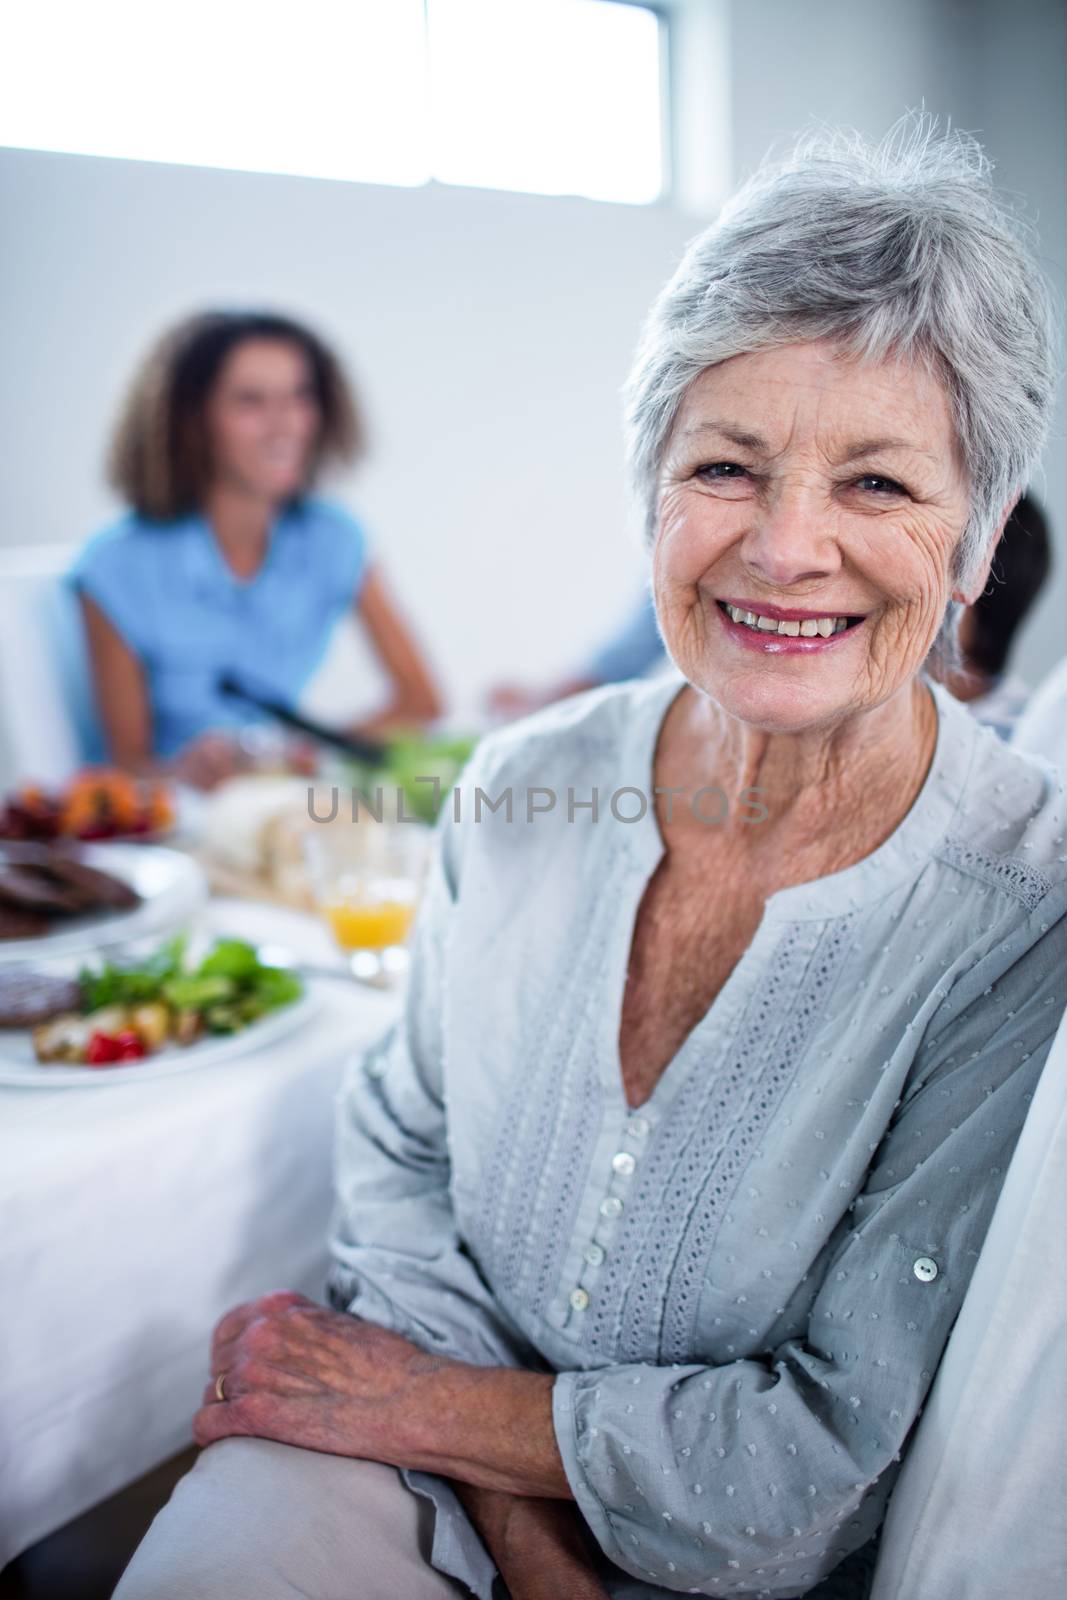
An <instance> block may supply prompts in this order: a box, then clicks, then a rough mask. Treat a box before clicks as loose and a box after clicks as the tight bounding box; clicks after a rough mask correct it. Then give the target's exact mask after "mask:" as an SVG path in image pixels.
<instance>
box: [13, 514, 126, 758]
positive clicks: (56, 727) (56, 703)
mask: <svg viewBox="0 0 1067 1600" xmlns="http://www.w3.org/2000/svg"><path fill="white" fill-rule="evenodd" d="M74 550H75V547H74V546H72V545H66V544H41V545H33V546H29V545H27V546H19V547H15V548H12V549H9V550H0V783H2V786H3V788H5V789H6V788H9V787H10V786H11V784H12V783H14V782H21V781H23V780H34V781H38V782H41V783H47V784H54V783H60V782H62V781H63V779H65V778H67V777H69V775H70V774H71V773H72V772H73V771H74V770H75V769H76V768H77V767H78V766H79V765H81V764H82V763H83V762H85V761H87V760H99V759H100V756H101V754H102V750H101V745H100V739H99V733H98V730H97V723H96V717H95V713H94V709H93V701H92V687H91V684H90V679H89V673H88V663H87V660H86V655H85V645H84V638H83V632H82V626H81V618H80V615H79V613H78V605H77V600H76V599H75V597H74V595H73V593H72V592H71V591H70V590H69V589H68V587H67V585H66V584H65V583H64V582H63V581H62V580H63V574H64V573H65V572H66V570H67V568H68V567H69V565H70V563H71V560H72V558H73V555H74Z"/></svg>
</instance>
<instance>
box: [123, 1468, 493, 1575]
mask: <svg viewBox="0 0 1067 1600" xmlns="http://www.w3.org/2000/svg"><path fill="white" fill-rule="evenodd" d="M435 1516H436V1512H435V1510H434V1507H433V1505H432V1504H431V1503H430V1501H429V1500H426V1499H425V1498H423V1496H421V1495H417V1494H413V1493H412V1491H411V1490H410V1489H409V1488H408V1487H407V1485H406V1484H405V1483H404V1481H403V1479H402V1478H401V1477H400V1474H399V1472H398V1471H397V1469H396V1468H395V1467H389V1466H385V1465H383V1464H382V1463H381V1462H380V1461H358V1460H352V1459H350V1458H348V1457H346V1456H328V1455H320V1454H319V1453H317V1452H316V1451H313V1450H298V1449H296V1448H294V1447H293V1446H292V1445H287V1444H275V1443H274V1441H273V1440H270V1439H244V1438H234V1439H221V1440H219V1442H218V1443H217V1444H213V1445H211V1446H210V1447H209V1448H208V1449H207V1450H205V1451H203V1452H202V1453H201V1455H200V1456H198V1458H197V1460H196V1464H195V1465H194V1467H193V1468H192V1471H191V1472H189V1473H187V1474H186V1476H185V1477H184V1478H182V1479H181V1481H180V1482H179V1484H178V1486H177V1488H176V1489H175V1491H174V1493H173V1495H172V1496H171V1498H170V1501H169V1502H168V1504H167V1505H166V1506H164V1508H163V1510H162V1511H161V1512H160V1513H159V1515H158V1516H157V1517H156V1519H155V1521H154V1522H153V1523H152V1526H151V1527H150V1528H149V1530H148V1532H147V1534H146V1535H145V1537H144V1539H143V1540H142V1541H141V1544H140V1546H139V1547H138V1549H137V1550H136V1551H135V1553H134V1557H133V1560H132V1561H131V1562H130V1565H129V1566H128V1567H127V1568H126V1571H125V1573H124V1574H123V1576H122V1579H121V1580H120V1582H119V1586H118V1588H117V1589H116V1590H115V1594H114V1597H113V1600H297V1597H300V1600H456V1596H457V1595H460V1596H466V1597H467V1600H470V1590H469V1589H468V1588H467V1586H466V1585H465V1584H461V1583H459V1582H457V1581H456V1580H455V1579H453V1578H448V1577H446V1576H445V1575H444V1574H443V1573H441V1572H437V1571H436V1570H435V1569H434V1568H433V1567H431V1565H430V1549H431V1546H432V1543H433V1526H434V1518H435ZM497 1587H498V1588H501V1589H502V1585H501V1584H500V1583H499V1580H497Z"/></svg>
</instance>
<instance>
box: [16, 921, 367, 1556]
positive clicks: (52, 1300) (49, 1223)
mask: <svg viewBox="0 0 1067 1600" xmlns="http://www.w3.org/2000/svg"><path fill="white" fill-rule="evenodd" d="M207 921H208V925H209V927H211V928H212V929H213V930H214V931H218V932H223V931H225V932H233V933H236V934H244V935H248V936H253V937H256V938H258V939H259V940H267V939H270V940H276V941H278V942H281V943H284V944H286V945H288V946H289V947H290V948H292V949H296V950H297V952H298V953H299V954H300V955H301V956H302V957H303V959H305V960H309V961H327V962H329V961H336V959H337V958H336V956H334V955H333V953H332V951H331V948H330V945H329V941H328V939H327V936H326V934H325V932H324V931H323V930H322V929H320V928H319V926H318V925H317V923H315V922H314V920H313V919H312V918H309V917H303V916H300V915H298V914H296V913H287V912H278V911H274V910H272V909H270V908H265V907H263V906H251V905H248V904H244V903H239V902H233V901H215V902H213V903H212V905H211V906H210V908H209V910H208V912H207ZM317 988H318V989H319V991H320V993H321V1009H320V1010H319V1011H318V1012H317V1013H316V1015H315V1016H314V1017H313V1018H312V1019H310V1021H309V1023H308V1025H307V1027H306V1028H305V1029H303V1030H301V1031H300V1032H298V1033H294V1034H290V1035H288V1036H287V1037H285V1038H283V1039H281V1040H279V1041H278V1042H277V1043H276V1044H274V1045H272V1046H270V1047H268V1048H265V1049H263V1050H261V1051H257V1052H254V1053H252V1054H250V1055H248V1056H246V1057H240V1058H238V1059H236V1060H232V1061H226V1062H221V1063H219V1064H218V1065H217V1066H215V1067H205V1068H204V1069H203V1070H197V1071H193V1070H190V1071H189V1072H187V1073H181V1074H177V1075H175V1076H174V1077H169V1078H162V1079H159V1080H158V1081H156V1082H150V1083H143V1084H115V1085H112V1086H110V1087H106V1086H103V1085H102V1086H100V1087H94V1088H85V1089H65V1090H61V1089H51V1090H32V1089H0V1305H2V1312H0V1567H2V1566H3V1565H4V1563H5V1562H7V1561H10V1560H12V1559H13V1558H14V1557H15V1556H16V1555H17V1554H19V1552H20V1551H22V1550H24V1549H25V1548H26V1547H27V1546H28V1545H30V1544H33V1543H34V1542H35V1541H36V1540H38V1539H41V1538H43V1537H44V1536H45V1535H46V1534H48V1533H50V1532H52V1531H53V1529H55V1528H58V1527H61V1526H62V1525H63V1524H64V1523H65V1522H67V1521H69V1519H70V1518H71V1517H74V1516H77V1515H78V1514H79V1513H80V1512H82V1511H84V1510H86V1509H87V1508H88V1507H90V1506H92V1505H95V1504H96V1503H97V1502H98V1501H100V1500H102V1499H105V1498H106V1497H107V1496H108V1495H109V1494H112V1493H114V1492H115V1491H116V1490H117V1489H119V1488H121V1487H123V1486H124V1485H125V1484H128V1483H131V1482H133V1481H134V1480H135V1479H136V1478H138V1477H140V1476H141V1474H142V1473H144V1472H146V1471H148V1470H149V1469H150V1468H151V1467H153V1466H155V1465H157V1464H158V1463H159V1462H161V1461H164V1460H166V1458H167V1457H168V1456H171V1455H173V1454H174V1453H175V1452H176V1451H178V1450H180V1449H182V1448H183V1447H184V1446H185V1445H187V1444H188V1443H189V1442H190V1440H191V1437H192V1436H191V1432H190V1422H191V1419H192V1415H193V1412H194V1411H195V1409H196V1408H197V1406H198V1405H199V1403H200V1395H201V1391H202V1389H203V1387H204V1383H205V1381H206V1378H207V1360H208V1342H209V1337H210V1332H211V1329H212V1327H213V1325H214V1323H215V1322H216V1320H217V1319H218V1317H219V1316H220V1315H221V1314H222V1312H223V1311H225V1310H227V1309H228V1308H229V1307H230V1306H232V1305H235V1304H237V1303H238V1302H240V1301H242V1300H248V1299H250V1298H252V1297H254V1296H256V1295H258V1294H262V1293H265V1292H266V1291H267V1290H270V1289H289V1288H291V1289H299V1290H301V1291H303V1292H304V1293H305V1294H308V1295H311V1296H312V1297H313V1298H317V1299H321V1298H322V1294H323V1283H324V1276H325V1270H326V1250H325V1237H326V1228H327V1224H328V1221H329V1211H330V1194H331V1161H332V1119H333V1110H334V1100H335V1096H336V1092H337V1088H338V1086H339V1082H340V1075H341V1071H342V1068H343V1064H344V1062H345V1060H346V1058H347V1057H348V1055H349V1054H350V1053H351V1051H352V1050H353V1048H355V1047H358V1046H359V1045H361V1044H364V1043H366V1042H367V1041H369V1040H370V1039H371V1038H373V1037H374V1036H375V1035H376V1034H377V1033H379V1032H380V1031H381V1030H382V1029H383V1028H384V1027H385V1026H386V1025H387V1023H388V1022H389V1020H390V1018H391V1017H392V1016H393V1014H394V1012H395V1010H396V1007H397V1004H398V1000H397V998H396V997H395V996H390V995H386V994H377V993H375V992H374V991H373V990H367V989H359V988H357V987H356V986H355V985H351V986H349V985H348V984H345V983H343V982H338V981H331V980H329V979H327V980H325V981H321V982H320V983H319V984H318V985H317Z"/></svg>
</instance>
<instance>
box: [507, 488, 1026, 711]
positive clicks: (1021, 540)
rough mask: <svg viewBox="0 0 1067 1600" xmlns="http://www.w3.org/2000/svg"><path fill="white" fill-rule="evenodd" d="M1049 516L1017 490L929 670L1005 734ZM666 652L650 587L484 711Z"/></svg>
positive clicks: (1020, 686) (1022, 692)
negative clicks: (543, 680)
mask: <svg viewBox="0 0 1067 1600" xmlns="http://www.w3.org/2000/svg"><path fill="white" fill-rule="evenodd" d="M1051 564H1052V562H1051V552H1050V544H1049V528H1048V520H1047V518H1046V517H1045V513H1044V512H1043V511H1042V509H1041V507H1040V506H1039V505H1038V503H1037V501H1036V500H1034V499H1032V498H1031V496H1030V495H1023V497H1022V499H1021V500H1020V501H1019V504H1018V505H1017V506H1016V507H1015V510H1014V511H1013V513H1012V515H1011V519H1010V521H1009V522H1008V525H1007V527H1006V528H1005V530H1004V537H1003V538H1002V539H1001V541H1000V544H999V545H998V547H997V553H996V556H995V558H994V561H993V566H992V570H991V573H990V579H989V583H988V585H987V586H986V588H985V590H984V592H983V593H982V594H980V595H979V596H978V599H977V600H976V601H975V602H974V604H973V605H972V606H968V608H967V610H966V611H965V612H964V613H963V616H962V618H961V619H960V627H959V638H958V649H959V656H960V661H959V664H958V665H957V666H956V667H955V668H954V669H945V670H944V671H941V672H939V671H937V670H935V671H934V676H940V677H941V678H942V680H943V681H944V683H945V684H946V686H947V687H948V688H949V689H950V690H951V691H952V693H953V694H954V695H955V696H956V699H957V700H962V701H964V702H965V703H966V704H967V706H968V708H969V709H970V711H972V712H973V714H974V715H975V716H976V717H977V718H978V721H979V722H983V723H986V724H988V725H989V726H990V727H991V728H993V729H995V731H996V732H997V733H999V734H1000V736H1001V738H1003V739H1006V738H1008V737H1010V734H1011V731H1012V728H1013V727H1014V725H1015V722H1016V721H1017V719H1018V717H1019V715H1020V714H1021V712H1022V710H1023V707H1024V706H1025V705H1026V702H1027V699H1028V697H1029V693H1030V690H1029V686H1028V685H1027V684H1026V683H1025V682H1024V680H1023V679H1022V678H1020V677H1018V676H1016V674H1014V673H1009V671H1008V666H1009V662H1010V657H1011V652H1012V649H1013V647H1014V644H1015V640H1016V637H1017V635H1018V632H1019V629H1020V628H1021V627H1022V624H1023V622H1024V621H1025V620H1026V618H1027V616H1028V615H1029V613H1030V611H1031V609H1032V607H1033V605H1034V602H1035V601H1036V599H1037V597H1038V595H1039V594H1040V593H1041V590H1042V589H1043V588H1044V586H1045V583H1046V581H1047V579H1048V575H1049V571H1050V568H1051ZM666 662H667V653H666V650H665V648H664V644H663V638H662V635H661V634H660V630H659V624H658V622H657V621H656V607H655V603H654V601H653V598H652V591H651V588H650V587H647V586H646V587H644V588H642V590H641V592H640V595H639V597H638V599H637V602H636V604H635V605H634V606H633V607H632V608H631V610H630V612H629V614H628V615H627V617H626V618H625V619H624V621H623V622H622V623H621V625H620V626H619V627H618V628H616V630H615V632H614V633H612V634H611V635H610V636H609V637H608V638H607V639H606V640H605V641H604V643H603V644H602V645H601V646H600V648H599V649H598V650H597V651H596V653H595V654H594V655H592V656H590V657H589V658H588V660H587V661H586V662H585V663H584V664H583V665H582V666H581V667H579V668H578V669H577V670H576V671H575V672H574V673H573V674H572V675H571V676H569V677H566V678H561V679H559V680H558V681H557V682H555V683H552V684H550V685H548V686H547V687H546V688H542V689H530V688H524V687H523V686H522V685H519V684H510V683H505V684H500V685H499V686H498V687H497V688H495V689H494V690H493V691H492V692H491V694H490V696H489V702H488V703H489V709H490V710H491V711H492V712H494V713H495V714H496V715H497V716H498V717H500V718H510V717H519V716H525V715H527V714H528V713H530V712H531V711H536V710H538V709H540V707H541V706H545V705H550V704H551V703H552V701H554V700H563V699H565V698H566V697H567V696H568V695H572V694H580V693H581V692H582V691H583V690H585V689H596V688H599V687H600V686H601V685H602V684H606V683H621V682H623V681H624V680H625V679H627V678H643V677H645V676H646V674H649V673H652V672H654V671H656V670H657V669H658V668H661V667H663V666H665V665H666Z"/></svg>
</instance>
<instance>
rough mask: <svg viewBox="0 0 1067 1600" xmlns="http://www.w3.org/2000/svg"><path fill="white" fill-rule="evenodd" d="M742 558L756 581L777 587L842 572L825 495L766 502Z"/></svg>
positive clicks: (756, 516)
mask: <svg viewBox="0 0 1067 1600" xmlns="http://www.w3.org/2000/svg"><path fill="white" fill-rule="evenodd" d="M741 555H742V559H743V560H744V562H745V564H746V566H747V567H748V568H749V570H750V571H751V572H752V573H753V574H754V576H756V577H759V578H762V579H763V580H764V582H766V583H771V584H774V585H775V587H777V588H786V587H788V586H789V585H790V584H796V583H800V582H802V581H803V580H805V579H809V580H810V579H812V578H824V577H826V576H827V575H829V574H831V573H834V572H837V571H838V570H839V568H840V566H841V552H840V550H839V548H838V544H837V539H836V537H835V534H834V529H833V513H832V511H831V510H830V508H829V507H828V506H827V504H826V499H825V496H823V495H820V494H817V493H814V492H805V493H795V494H782V495H780V496H777V497H776V498H775V499H774V500H773V501H771V502H764V503H763V504H762V505H760V506H759V507H758V509H757V510H756V512H755V514H754V520H753V522H752V525H751V527H750V528H749V529H748V531H747V532H746V533H745V536H744V539H743V541H742V548H741Z"/></svg>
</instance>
